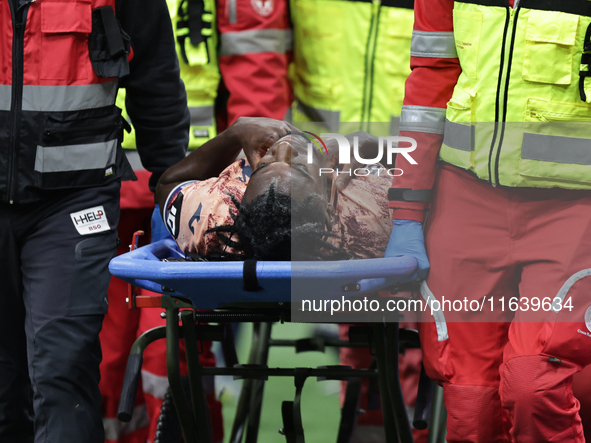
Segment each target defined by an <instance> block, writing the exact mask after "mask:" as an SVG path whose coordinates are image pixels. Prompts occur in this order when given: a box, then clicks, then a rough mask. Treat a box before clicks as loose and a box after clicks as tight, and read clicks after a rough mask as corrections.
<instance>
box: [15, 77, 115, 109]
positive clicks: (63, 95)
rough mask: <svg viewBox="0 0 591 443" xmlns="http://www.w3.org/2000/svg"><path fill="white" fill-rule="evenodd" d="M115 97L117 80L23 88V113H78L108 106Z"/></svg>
mask: <svg viewBox="0 0 591 443" xmlns="http://www.w3.org/2000/svg"><path fill="white" fill-rule="evenodd" d="M116 96H117V80H115V81H112V82H108V83H101V84H97V85H70V86H31V85H24V86H23V111H39V112H52V111H53V112H61V111H79V110H81V109H94V108H101V107H103V106H110V105H113V104H114V103H115V98H116Z"/></svg>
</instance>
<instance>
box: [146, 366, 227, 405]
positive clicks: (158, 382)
mask: <svg viewBox="0 0 591 443" xmlns="http://www.w3.org/2000/svg"><path fill="white" fill-rule="evenodd" d="M202 381H203V390H204V391H205V394H211V393H213V392H214V389H215V383H214V378H213V375H205V376H203V377H202ZM142 388H143V390H144V392H145V393H146V394H149V395H151V396H152V397H156V398H159V399H163V398H164V394H166V390H167V389H168V377H166V376H161V375H156V374H152V373H151V372H148V371H145V370H142Z"/></svg>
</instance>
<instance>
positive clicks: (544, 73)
mask: <svg viewBox="0 0 591 443" xmlns="http://www.w3.org/2000/svg"><path fill="white" fill-rule="evenodd" d="M578 24H579V16H577V15H573V14H566V13H563V12H553V11H538V10H532V11H530V13H529V17H528V20H527V30H526V34H525V49H524V54H523V79H524V80H527V81H530V82H537V83H550V84H555V85H570V84H571V82H572V73H573V53H574V44H575V41H576V37H577V27H578Z"/></svg>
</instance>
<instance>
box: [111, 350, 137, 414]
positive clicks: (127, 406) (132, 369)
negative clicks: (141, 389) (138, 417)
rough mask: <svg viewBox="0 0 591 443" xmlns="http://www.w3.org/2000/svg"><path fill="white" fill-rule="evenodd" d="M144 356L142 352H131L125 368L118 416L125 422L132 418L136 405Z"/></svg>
mask: <svg viewBox="0 0 591 443" xmlns="http://www.w3.org/2000/svg"><path fill="white" fill-rule="evenodd" d="M142 361H143V357H142V355H141V354H135V353H132V354H129V358H128V359H127V367H126V368H125V378H124V379H123V388H122V389H121V398H120V400H119V410H118V411H117V418H118V419H119V420H121V421H123V422H128V421H130V420H131V416H132V415H133V408H134V406H135V397H136V395H137V389H138V386H139V383H140V375H141V370H142Z"/></svg>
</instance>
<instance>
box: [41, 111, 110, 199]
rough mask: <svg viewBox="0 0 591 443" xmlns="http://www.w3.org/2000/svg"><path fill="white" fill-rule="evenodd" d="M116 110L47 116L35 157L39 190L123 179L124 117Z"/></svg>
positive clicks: (97, 183) (93, 184) (91, 184)
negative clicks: (95, 113)
mask: <svg viewBox="0 0 591 443" xmlns="http://www.w3.org/2000/svg"><path fill="white" fill-rule="evenodd" d="M113 108H115V107H113ZM115 109H116V110H117V112H113V111H112V108H109V111H110V112H109V113H102V114H99V115H89V114H88V113H87V114H85V115H83V116H80V115H79V114H78V113H77V114H75V115H72V114H70V113H66V114H62V113H52V114H49V115H48V116H47V117H46V120H45V124H44V129H43V135H42V137H41V140H40V142H39V144H38V145H37V151H36V156H35V168H34V169H35V173H36V175H37V185H38V186H39V187H40V188H43V189H61V188H75V187H80V186H95V185H100V184H103V183H106V182H108V181H111V180H113V179H114V178H116V177H118V176H120V174H119V173H120V172H121V171H119V169H120V166H121V165H120V164H119V163H120V162H119V161H118V159H119V157H120V155H119V154H120V153H119V151H120V150H121V149H120V141H121V136H122V129H121V115H120V112H119V110H118V108H115Z"/></svg>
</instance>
